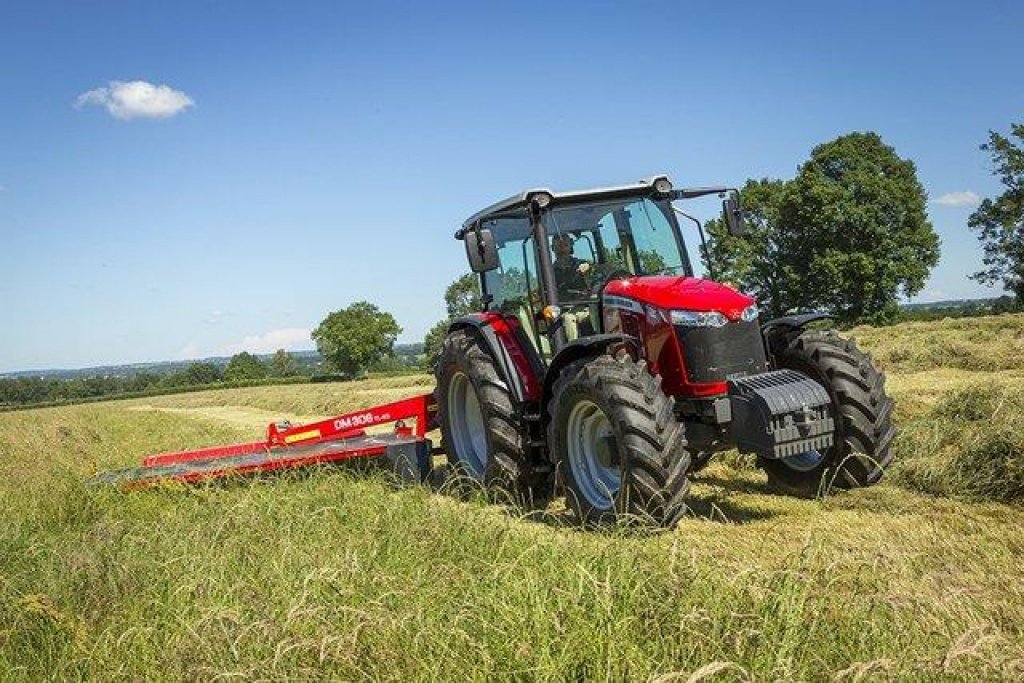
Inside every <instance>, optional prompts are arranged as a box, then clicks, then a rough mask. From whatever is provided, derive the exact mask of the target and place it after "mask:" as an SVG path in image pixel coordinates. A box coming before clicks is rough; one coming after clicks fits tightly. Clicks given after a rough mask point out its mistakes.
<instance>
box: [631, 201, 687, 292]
mask: <svg viewBox="0 0 1024 683" xmlns="http://www.w3.org/2000/svg"><path fill="white" fill-rule="evenodd" d="M625 211H626V215H627V216H628V218H629V227H630V230H631V232H632V233H633V244H634V245H635V246H636V250H637V256H638V257H639V259H640V263H639V264H638V265H639V270H640V271H641V272H642V273H644V274H647V275H682V274H685V269H684V267H683V262H682V257H681V255H680V249H679V245H678V244H677V243H676V236H675V233H674V232H673V231H672V226H671V224H670V223H669V221H668V218H667V217H666V216H665V214H664V213H662V211H661V209H660V208H659V207H658V206H657V205H656V204H655V203H654V202H652V201H651V200H649V199H642V200H640V201H638V202H634V203H632V204H628V205H627V206H626V207H625Z"/></svg>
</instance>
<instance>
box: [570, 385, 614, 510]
mask: <svg viewBox="0 0 1024 683" xmlns="http://www.w3.org/2000/svg"><path fill="white" fill-rule="evenodd" d="M613 437H614V432H613V431H612V424H611V422H610V421H609V420H608V416H607V415H605V414H604V411H603V410H601V408H600V407H598V405H597V404H596V403H594V402H592V401H580V402H579V403H577V404H576V405H575V406H573V408H572V411H571V412H570V413H569V420H568V422H567V423H566V431H565V442H566V450H567V451H568V456H569V458H568V460H569V467H571V468H572V475H573V479H574V480H575V481H576V485H577V487H578V488H579V492H580V493H581V494H582V495H583V497H584V498H585V499H586V501H587V502H588V503H590V505H592V506H594V507H595V508H598V509H602V510H605V509H610V508H612V507H613V506H614V504H615V497H616V495H617V494H618V492H619V488H620V487H621V486H622V475H621V474H620V473H619V468H618V467H609V466H607V465H605V464H602V460H603V461H604V462H605V463H607V462H610V460H611V458H610V456H611V455H612V454H611V452H610V451H611V449H612V448H614V446H613V444H612V439H613Z"/></svg>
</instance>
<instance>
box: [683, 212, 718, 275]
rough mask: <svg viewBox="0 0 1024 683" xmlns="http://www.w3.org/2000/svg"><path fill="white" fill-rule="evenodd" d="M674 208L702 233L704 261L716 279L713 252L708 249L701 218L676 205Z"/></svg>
mask: <svg viewBox="0 0 1024 683" xmlns="http://www.w3.org/2000/svg"><path fill="white" fill-rule="evenodd" d="M672 210H673V211H675V212H676V213H677V214H679V215H680V216H682V217H683V218H687V219H689V220H691V221H693V222H694V224H695V225H696V226H697V232H698V233H700V250H701V251H702V252H704V263H706V264H707V266H708V275H710V276H711V279H712V280H716V277H715V266H714V264H713V263H712V262H711V252H710V251H708V242H707V239H705V237H704V226H703V225H701V222H700V221H699V220H697V219H696V218H694V217H693V216H691V215H690V214H688V213H684V212H683V211H680V210H679V209H677V208H676V207H674V206H673V207H672Z"/></svg>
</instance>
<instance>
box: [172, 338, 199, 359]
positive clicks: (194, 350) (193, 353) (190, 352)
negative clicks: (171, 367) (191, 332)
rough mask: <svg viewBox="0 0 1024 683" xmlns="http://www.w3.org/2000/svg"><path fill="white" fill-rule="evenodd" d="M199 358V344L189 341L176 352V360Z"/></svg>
mask: <svg viewBox="0 0 1024 683" xmlns="http://www.w3.org/2000/svg"><path fill="white" fill-rule="evenodd" d="M196 358H199V344H196V343H195V342H189V343H188V344H185V346H184V347H182V349H181V350H180V351H178V353H176V354H174V360H195V359H196Z"/></svg>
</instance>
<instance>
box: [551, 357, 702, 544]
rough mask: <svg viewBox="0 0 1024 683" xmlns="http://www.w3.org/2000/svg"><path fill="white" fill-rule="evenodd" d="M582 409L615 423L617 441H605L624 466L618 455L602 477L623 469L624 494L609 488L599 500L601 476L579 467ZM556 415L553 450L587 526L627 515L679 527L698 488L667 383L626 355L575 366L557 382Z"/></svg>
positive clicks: (570, 500) (621, 486)
mask: <svg viewBox="0 0 1024 683" xmlns="http://www.w3.org/2000/svg"><path fill="white" fill-rule="evenodd" d="M574 410H576V411H581V412H584V411H585V412H587V414H588V415H590V416H596V417H593V419H595V420H601V419H602V418H601V417H600V416H598V413H597V412H595V411H597V410H599V411H600V413H603V419H606V420H607V425H606V427H607V428H608V429H609V430H610V432H609V435H610V437H611V439H607V438H606V440H605V441H603V442H602V443H605V444H607V445H606V446H604V448H607V449H608V450H607V453H606V455H608V454H611V453H617V454H618V463H617V464H616V463H615V462H614V461H613V460H612V459H610V458H613V457H614V455H610V456H609V460H608V463H607V465H606V466H605V467H604V468H603V469H602V470H601V471H602V472H615V471H616V470H617V473H618V482H617V483H618V488H617V490H614V491H613V490H612V487H607V488H605V489H604V491H598V492H597V495H594V489H595V488H596V487H595V485H594V484H593V482H592V480H593V479H594V478H595V477H594V476H590V475H588V473H587V471H582V472H577V468H579V467H584V465H580V464H579V461H580V460H581V458H580V457H579V455H578V454H579V453H580V452H581V451H580V450H579V448H581V447H577V450H576V451H574V452H575V453H576V454H577V455H576V456H573V455H572V454H570V452H569V446H568V440H569V438H570V437H569V436H568V430H569V423H570V419H576V418H573V414H574ZM548 412H549V415H550V422H549V424H548V445H549V447H550V448H551V452H552V453H553V454H554V456H555V459H556V461H557V467H556V470H557V472H558V477H559V480H560V482H561V483H562V485H563V486H564V489H565V495H566V499H567V502H568V504H569V505H570V506H571V507H572V509H573V510H574V511H575V513H576V515H577V516H578V517H579V519H580V520H581V521H582V522H583V523H584V524H588V525H603V524H608V523H611V522H613V521H615V520H616V519H619V518H621V517H625V518H627V519H631V518H641V519H643V520H645V521H647V522H651V523H653V524H656V525H659V526H672V525H674V524H675V523H676V522H677V521H678V519H679V518H680V517H681V516H682V515H683V514H684V513H685V511H686V504H685V496H686V493H687V491H688V490H689V486H690V484H689V480H688V479H687V477H686V473H687V469H688V468H689V466H690V455H689V453H688V452H687V450H686V434H685V431H684V428H683V425H682V424H680V423H679V422H678V421H676V419H675V415H674V414H673V404H672V399H670V398H669V397H668V396H666V395H665V393H664V392H663V391H662V390H661V378H660V377H655V376H652V375H651V374H650V373H649V372H648V371H647V368H646V367H645V366H644V365H643V364H640V363H637V362H635V361H634V360H633V359H632V358H631V357H630V356H629V354H627V353H626V352H625V351H620V352H619V353H618V354H617V355H616V356H615V357H612V356H610V355H601V356H596V357H592V358H585V359H582V360H578V361H576V362H574V363H570V364H569V365H567V366H566V367H565V368H564V369H563V370H562V372H561V374H560V375H559V377H558V379H557V380H556V381H555V385H554V390H553V393H552V397H551V402H550V403H549V405H548ZM578 414H579V413H578ZM601 424H602V425H604V424H605V423H604V422H601ZM580 434H582V432H580ZM582 440H583V437H582V436H580V442H581V443H582ZM598 479H599V481H600V478H599V477H598ZM588 482H589V483H588ZM600 483H603V481H600ZM588 491H589V492H590V493H589V494H588Z"/></svg>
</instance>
